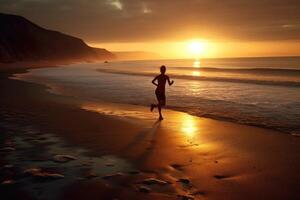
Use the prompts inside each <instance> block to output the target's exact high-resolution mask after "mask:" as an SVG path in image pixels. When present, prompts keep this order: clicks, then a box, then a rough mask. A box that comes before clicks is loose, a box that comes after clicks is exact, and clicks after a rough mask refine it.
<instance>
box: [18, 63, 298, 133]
mask: <svg viewBox="0 0 300 200" xmlns="http://www.w3.org/2000/svg"><path fill="white" fill-rule="evenodd" d="M97 71H99V69H97ZM105 71H106V70H104V73H111V72H105ZM100 72H102V70H100ZM31 73H32V74H33V76H32V75H31ZM121 74H122V73H121ZM125 74H126V75H133V74H130V73H129V74H127V73H125ZM147 76H148V75H147ZM15 78H16V79H17V80H21V81H22V80H23V81H28V82H31V83H37V84H41V85H45V86H46V87H47V88H48V90H49V91H50V92H51V93H53V94H55V95H62V96H68V94H66V93H65V94H64V92H63V88H64V87H63V86H62V85H60V84H57V83H55V82H51V81H49V80H47V79H43V78H38V77H34V72H30V70H29V71H27V72H26V73H24V74H17V75H16V77H15ZM292 87H293V86H292ZM75 98H77V97H75ZM107 103H109V102H107ZM116 104H118V103H116ZM135 105H141V106H145V105H143V104H141V103H140V104H135ZM166 109H170V110H174V111H179V112H184V113H187V114H190V115H193V116H196V117H203V118H209V119H214V120H218V121H224V122H232V123H235V124H240V125H246V126H253V127H259V128H264V129H268V130H274V131H278V132H281V133H283V134H290V135H293V136H295V137H298V136H299V133H298V127H295V126H294V127H288V126H277V124H276V123H273V124H272V123H268V122H267V123H259V121H251V119H250V120H248V119H243V120H240V119H239V118H238V117H224V116H223V115H222V116H221V115H218V114H213V113H201V112H200V113H199V112H198V113H197V111H195V110H193V109H191V108H182V107H178V106H177V107H176V106H167V107H166ZM265 120H266V119H265ZM269 121H270V120H269Z"/></svg>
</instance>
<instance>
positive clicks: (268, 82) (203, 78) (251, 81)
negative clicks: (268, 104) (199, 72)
mask: <svg viewBox="0 0 300 200" xmlns="http://www.w3.org/2000/svg"><path fill="white" fill-rule="evenodd" d="M214 69H216V68H214ZM274 70H275V69H274ZM97 71H98V72H102V73H111V74H124V75H132V76H151V77H152V76H155V75H157V74H156V73H151V72H132V71H122V70H113V69H97ZM296 71H300V70H296ZM172 77H173V78H178V79H187V80H198V81H218V82H231V83H248V84H257V85H272V86H288V87H300V82H299V81H285V80H263V79H250V78H232V77H208V76H194V75H178V74H172Z"/></svg>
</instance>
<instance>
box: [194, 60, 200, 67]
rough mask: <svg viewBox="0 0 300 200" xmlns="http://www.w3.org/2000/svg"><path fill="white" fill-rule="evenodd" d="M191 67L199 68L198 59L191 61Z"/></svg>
mask: <svg viewBox="0 0 300 200" xmlns="http://www.w3.org/2000/svg"><path fill="white" fill-rule="evenodd" d="M193 67H195V68H200V60H195V61H194V62H193Z"/></svg>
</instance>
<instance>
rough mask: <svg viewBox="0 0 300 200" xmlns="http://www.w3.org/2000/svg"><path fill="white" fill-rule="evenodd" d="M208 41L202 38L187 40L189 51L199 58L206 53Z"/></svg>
mask: <svg viewBox="0 0 300 200" xmlns="http://www.w3.org/2000/svg"><path fill="white" fill-rule="evenodd" d="M205 48H206V43H205V42H203V41H200V40H192V41H188V42H187V51H188V53H189V54H190V55H191V56H192V57H194V58H199V57H200V56H201V55H203V54H204V53H205Z"/></svg>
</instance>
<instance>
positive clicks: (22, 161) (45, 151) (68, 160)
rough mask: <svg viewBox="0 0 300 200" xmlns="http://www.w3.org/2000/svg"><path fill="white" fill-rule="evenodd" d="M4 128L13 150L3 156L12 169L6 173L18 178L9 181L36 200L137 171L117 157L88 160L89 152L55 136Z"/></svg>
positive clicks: (21, 127)
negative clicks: (77, 185)
mask: <svg viewBox="0 0 300 200" xmlns="http://www.w3.org/2000/svg"><path fill="white" fill-rule="evenodd" d="M5 125H7V126H6V128H8V129H9V130H10V133H11V134H8V138H9V139H7V141H9V144H10V146H13V148H12V147H10V148H11V149H14V150H11V151H9V152H7V151H6V152H0V154H2V156H4V157H5V160H6V162H7V163H6V165H5V166H10V169H6V170H10V171H11V172H10V173H11V174H15V175H13V176H11V177H10V179H9V180H13V183H14V185H17V186H18V187H19V188H21V189H22V190H24V191H26V192H27V193H28V194H30V195H31V196H32V197H33V198H36V199H57V198H59V195H60V193H61V192H62V191H61V190H62V188H64V187H67V186H68V185H70V184H72V183H74V182H78V181H89V180H91V179H93V180H97V179H98V180H104V179H103V177H105V176H108V175H111V174H117V173H121V172H131V171H136V169H135V168H134V166H133V165H131V164H130V163H129V162H128V161H126V160H125V159H122V158H119V157H116V156H114V155H105V156H101V157H91V156H87V152H88V151H87V150H85V149H82V148H76V147H71V146H67V145H66V144H65V142H64V141H63V140H62V139H60V138H59V137H57V136H55V135H54V134H50V133H47V134H45V133H41V132H39V130H36V129H35V128H34V127H30V126H24V127H23V126H19V127H16V126H15V127H13V126H11V125H10V124H8V123H2V127H3V126H4V127H5ZM20 132H22V133H20ZM6 143H7V142H6ZM6 149H7V150H8V147H6Z"/></svg>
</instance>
